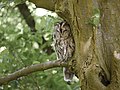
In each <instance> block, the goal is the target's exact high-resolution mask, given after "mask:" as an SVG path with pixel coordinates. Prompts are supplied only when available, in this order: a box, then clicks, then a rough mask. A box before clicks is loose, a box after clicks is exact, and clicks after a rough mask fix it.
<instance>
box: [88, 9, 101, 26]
mask: <svg viewBox="0 0 120 90" xmlns="http://www.w3.org/2000/svg"><path fill="white" fill-rule="evenodd" d="M93 11H94V12H93V16H92V17H91V18H90V20H89V24H91V25H93V26H94V27H95V26H98V25H99V22H100V10H99V9H97V8H95V9H94V10H93Z"/></svg>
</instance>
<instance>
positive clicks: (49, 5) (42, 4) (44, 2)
mask: <svg viewBox="0 0 120 90" xmlns="http://www.w3.org/2000/svg"><path fill="white" fill-rule="evenodd" d="M29 1H30V2H32V3H34V4H35V5H36V6H37V7H39V8H45V9H47V10H50V11H55V4H54V3H55V2H56V0H29Z"/></svg>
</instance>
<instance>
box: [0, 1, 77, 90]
mask: <svg viewBox="0 0 120 90" xmlns="http://www.w3.org/2000/svg"><path fill="white" fill-rule="evenodd" d="M0 5H1V7H0V42H1V43H0V76H5V75H8V74H10V73H12V72H15V71H17V70H19V69H21V68H23V67H26V66H29V65H31V64H36V63H41V62H45V61H49V60H55V59H56V56H55V53H54V52H52V53H50V54H48V53H47V52H46V50H45V48H47V46H52V32H53V31H52V30H53V26H54V23H55V22H57V21H59V20H61V19H60V18H59V17H54V16H51V15H44V16H41V17H39V16H36V15H35V13H34V12H33V11H34V10H35V9H32V11H31V12H33V13H32V15H34V17H35V21H36V29H37V32H36V33H35V34H34V35H33V34H32V33H31V31H30V28H29V27H28V26H27V24H26V22H25V20H24V19H23V17H22V16H21V14H20V13H19V11H18V9H17V7H13V6H14V3H13V4H12V5H11V4H10V5H6V6H4V7H2V3H1V4H0ZM29 7H31V8H32V6H29ZM43 37H44V39H45V41H46V42H44V40H43ZM2 49H3V50H2ZM76 87H78V85H77V84H73V85H71V86H70V85H67V84H66V83H65V82H64V81H63V74H62V69H61V68H56V69H49V70H46V71H43V72H36V73H33V74H31V75H29V76H26V77H21V78H19V79H17V80H14V81H11V82H10V83H9V84H7V85H4V86H1V87H0V90H61V88H62V90H77V89H78V88H77V89H76Z"/></svg>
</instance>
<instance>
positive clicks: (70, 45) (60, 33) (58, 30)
mask: <svg viewBox="0 0 120 90" xmlns="http://www.w3.org/2000/svg"><path fill="white" fill-rule="evenodd" d="M53 39H54V47H55V51H56V54H57V59H58V60H63V61H68V60H71V57H72V56H73V53H74V50H75V44H74V40H73V37H72V34H71V29H70V26H69V24H68V23H67V22H66V21H63V22H60V23H57V24H56V25H55V28H54V33H53ZM63 73H64V80H65V81H67V82H69V81H71V80H72V78H73V76H74V73H73V72H72V71H71V70H70V69H69V68H68V67H65V68H63Z"/></svg>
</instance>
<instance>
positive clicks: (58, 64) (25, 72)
mask: <svg viewBox="0 0 120 90" xmlns="http://www.w3.org/2000/svg"><path fill="white" fill-rule="evenodd" d="M64 66H67V64H66V63H64V62H62V61H61V60H55V61H49V62H45V63H40V64H35V65H31V66H28V67H26V68H23V69H20V70H18V71H16V72H14V73H12V74H10V75H8V76H6V77H1V78H0V85H3V84H7V83H8V82H10V81H12V80H16V79H17V78H20V77H22V76H27V75H28V74H31V73H33V72H37V71H43V70H46V69H50V68H54V67H64Z"/></svg>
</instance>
